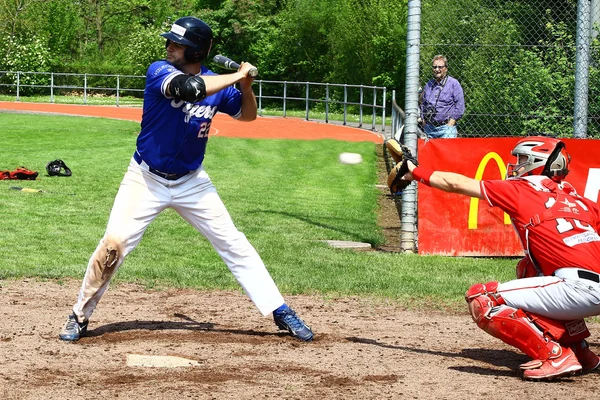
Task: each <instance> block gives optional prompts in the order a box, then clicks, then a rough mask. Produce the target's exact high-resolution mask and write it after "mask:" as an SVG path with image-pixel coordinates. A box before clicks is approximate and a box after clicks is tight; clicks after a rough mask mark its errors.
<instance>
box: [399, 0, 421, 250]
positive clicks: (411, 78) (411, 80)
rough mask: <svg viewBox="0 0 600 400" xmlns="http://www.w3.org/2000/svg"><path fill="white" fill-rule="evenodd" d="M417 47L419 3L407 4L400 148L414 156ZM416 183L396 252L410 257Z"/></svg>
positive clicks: (406, 196) (407, 195)
mask: <svg viewBox="0 0 600 400" xmlns="http://www.w3.org/2000/svg"><path fill="white" fill-rule="evenodd" d="M420 44H421V1H420V0H409V1H408V26H407V38H406V96H405V113H406V116H405V122H404V124H405V125H404V144H405V145H406V146H407V147H408V148H409V149H411V151H413V152H414V153H413V154H417V152H416V149H417V112H418V108H419V91H418V87H419V57H420V50H419V46H420ZM416 216H417V183H416V182H412V184H411V185H409V186H408V187H407V188H406V189H404V192H403V193H402V218H401V225H400V248H401V249H402V251H405V252H409V253H413V252H415V250H416V247H417V243H416V238H417V219H416Z"/></svg>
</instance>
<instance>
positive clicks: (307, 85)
mask: <svg viewBox="0 0 600 400" xmlns="http://www.w3.org/2000/svg"><path fill="white" fill-rule="evenodd" d="M309 86H310V85H309V84H308V82H306V120H307V121H308V99H309V98H310V97H309V95H308V93H309Z"/></svg>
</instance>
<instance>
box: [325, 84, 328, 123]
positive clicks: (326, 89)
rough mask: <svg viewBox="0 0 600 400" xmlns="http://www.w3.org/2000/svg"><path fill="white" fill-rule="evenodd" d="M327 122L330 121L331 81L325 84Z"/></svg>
mask: <svg viewBox="0 0 600 400" xmlns="http://www.w3.org/2000/svg"><path fill="white" fill-rule="evenodd" d="M325 122H329V83H326V84H325Z"/></svg>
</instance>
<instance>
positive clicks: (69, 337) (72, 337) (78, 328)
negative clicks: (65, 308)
mask: <svg viewBox="0 0 600 400" xmlns="http://www.w3.org/2000/svg"><path fill="white" fill-rule="evenodd" d="M87 327H88V321H87V320H86V321H84V322H78V321H77V316H76V315H75V314H71V315H69V316H68V317H67V322H65V326H64V327H63V330H62V331H61V332H60V333H59V334H58V338H59V339H60V340H64V341H66V342H76V341H78V340H79V338H80V337H82V336H84V335H85V333H86V332H87Z"/></svg>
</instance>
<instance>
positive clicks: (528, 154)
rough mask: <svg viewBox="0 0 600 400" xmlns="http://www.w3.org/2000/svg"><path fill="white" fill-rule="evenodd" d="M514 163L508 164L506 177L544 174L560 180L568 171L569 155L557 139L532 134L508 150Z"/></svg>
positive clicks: (563, 144) (561, 142)
mask: <svg viewBox="0 0 600 400" xmlns="http://www.w3.org/2000/svg"><path fill="white" fill-rule="evenodd" d="M510 154H512V155H513V156H516V157H517V163H516V164H508V168H507V171H506V176H507V178H513V177H519V176H524V175H545V176H547V177H549V178H552V179H554V180H557V181H560V180H562V179H563V178H564V177H565V176H567V174H568V173H569V163H570V162H571V156H570V155H569V153H567V151H566V150H565V143H564V142H563V141H561V140H559V139H553V138H549V137H543V136H532V137H528V138H526V139H522V140H520V141H519V142H518V143H517V145H516V146H515V148H514V149H512V151H511V152H510Z"/></svg>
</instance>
